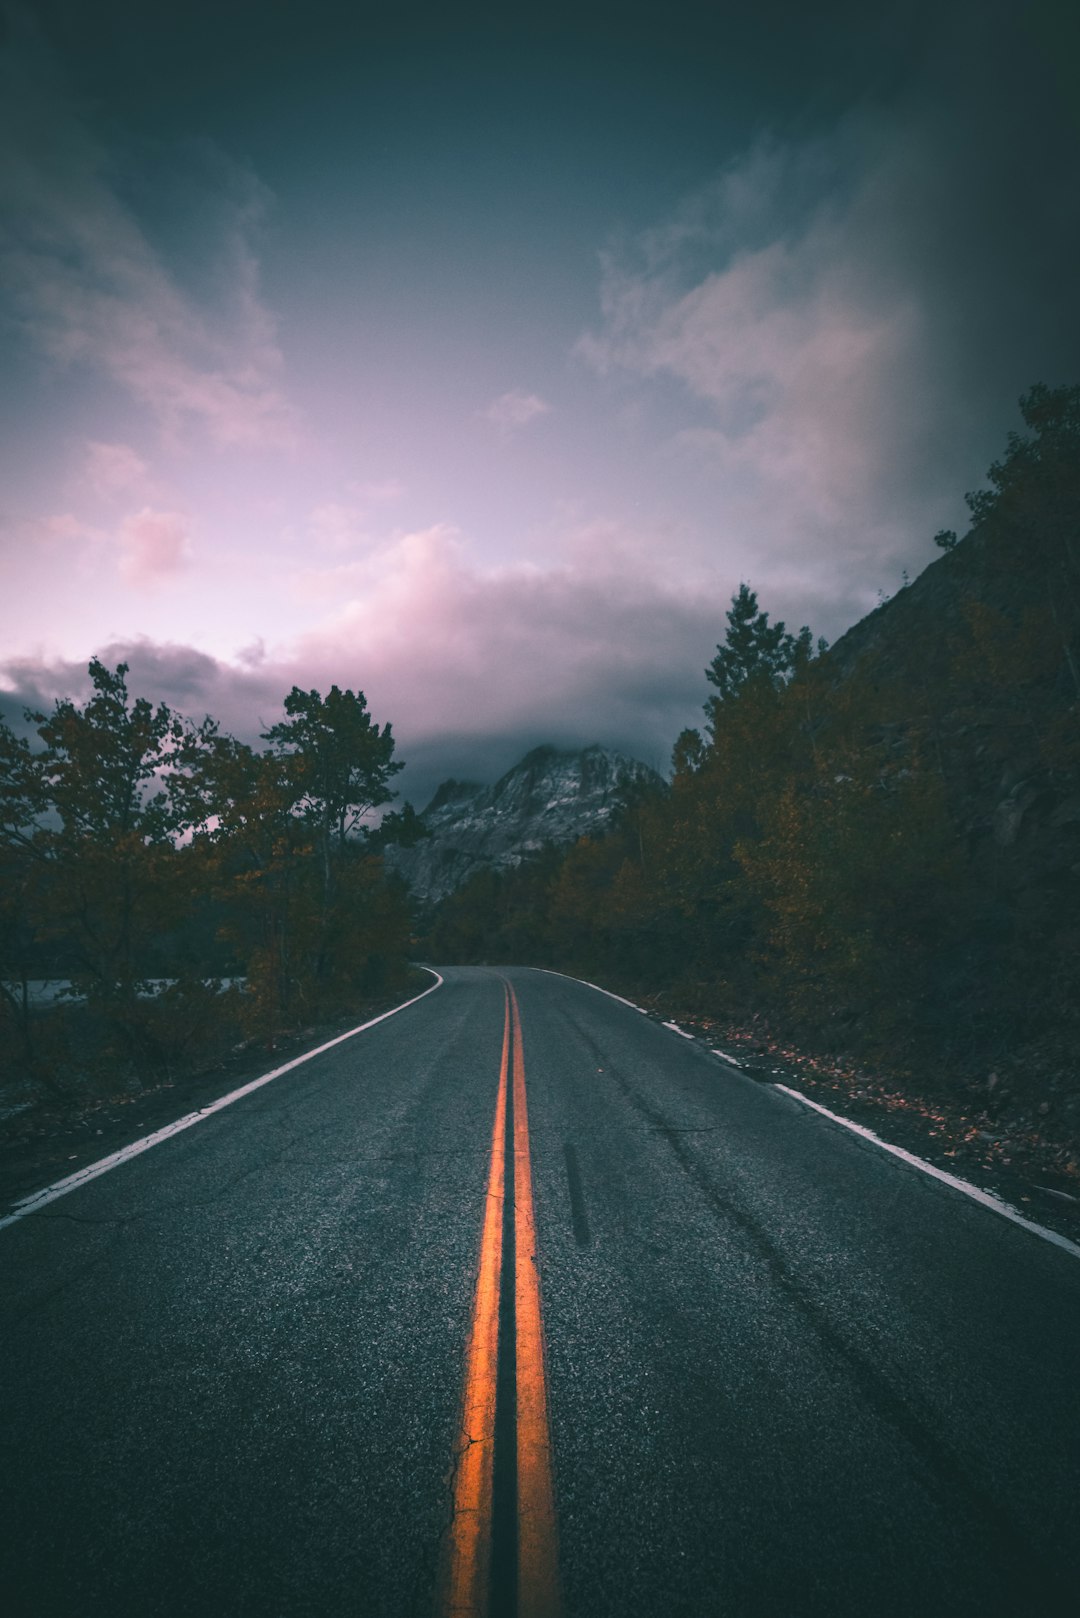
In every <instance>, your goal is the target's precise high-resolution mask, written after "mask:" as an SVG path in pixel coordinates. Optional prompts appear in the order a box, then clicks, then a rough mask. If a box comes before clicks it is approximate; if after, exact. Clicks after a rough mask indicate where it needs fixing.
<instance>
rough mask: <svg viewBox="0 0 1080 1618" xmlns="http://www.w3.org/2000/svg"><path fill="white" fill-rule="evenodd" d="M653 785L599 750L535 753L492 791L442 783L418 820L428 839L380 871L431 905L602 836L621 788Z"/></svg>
mask: <svg viewBox="0 0 1080 1618" xmlns="http://www.w3.org/2000/svg"><path fill="white" fill-rule="evenodd" d="M658 779H659V778H658V777H657V775H656V773H655V771H653V770H650V769H649V767H648V766H647V765H645V764H642V763H640V762H639V761H638V760H637V759H632V758H627V757H625V756H624V755H623V754H621V753H614V752H611V751H610V750H609V749H607V748H604V747H598V746H593V747H586V748H584V749H583V750H582V751H580V752H560V751H558V750H557V749H556V748H554V747H537V748H534V749H533V751H532V752H531V753H528V754H526V756H525V757H524V758H523V759H522V760H521V762H520V763H519V764H515V765H514V767H513V769H511V770H508V771H507V773H506V774H505V775H504V776H502V778H501V779H500V780H498V781H496V782H495V785H494V786H480V785H478V784H477V783H476V782H473V781H453V780H451V781H444V782H443V784H442V786H440V787H439V789H438V791H437V792H436V794H435V796H434V797H433V798H432V800H431V802H430V803H429V804H428V806H427V808H426V809H425V810H424V812H423V816H422V818H423V821H424V825H425V826H426V827H427V830H428V832H429V836H428V837H427V838H426V839H425V840H424V841H423V842H420V843H418V844H417V845H416V846H415V847H413V848H392V849H389V850H388V851H387V856H386V857H387V863H388V864H389V865H390V866H391V867H392V869H394V870H396V871H398V872H400V873H401V875H402V876H404V877H405V879H406V880H407V881H408V883H409V885H410V887H411V888H412V890H413V892H414V894H415V895H416V896H417V898H419V899H421V900H423V901H424V902H426V903H434V902H436V901H437V900H439V899H442V898H445V896H446V895H447V894H448V893H451V892H453V890H454V889H455V888H458V887H460V886H461V884H462V883H463V882H464V881H466V880H467V879H468V878H469V877H470V876H471V875H472V874H473V872H474V871H476V870H478V869H480V868H481V867H483V866H493V867H495V868H496V869H499V868H505V867H507V866H511V865H519V864H520V863H521V861H522V860H523V859H526V858H528V856H529V855H530V854H535V853H538V852H539V851H540V850H541V849H542V848H544V847H546V846H547V845H549V844H552V843H555V844H558V843H570V842H573V841H574V839H575V838H577V837H580V836H582V835H583V834H585V833H587V832H597V831H600V830H602V829H603V828H604V827H605V826H606V825H608V824H609V822H610V821H611V818H612V816H613V815H614V813H615V811H616V809H617V808H618V806H619V804H620V802H621V801H622V796H623V793H624V792H625V790H626V788H627V787H628V786H632V785H633V784H634V783H635V782H645V781H649V782H653V783H655V782H656V781H657V780H658Z"/></svg>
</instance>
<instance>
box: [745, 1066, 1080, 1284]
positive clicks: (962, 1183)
mask: <svg viewBox="0 0 1080 1618" xmlns="http://www.w3.org/2000/svg"><path fill="white" fill-rule="evenodd" d="M773 1089H774V1090H782V1091H783V1092H784V1094H785V1095H786V1096H791V1097H792V1099H793V1100H795V1101H801V1102H802V1104H803V1106H804V1107H813V1109H814V1111H815V1112H820V1113H821V1114H822V1115H823V1116H824V1117H826V1118H831V1119H832V1121H833V1123H834V1124H843V1126H844V1128H845V1129H850V1130H851V1131H852V1133H853V1134H855V1135H861V1136H862V1137H863V1139H864V1140H868V1141H872V1142H873V1144H874V1145H875V1146H880V1147H881V1149H882V1151H883V1152H891V1153H892V1155H893V1157H898V1158H899V1159H900V1161H901V1162H902V1163H909V1164H910V1165H911V1167H912V1168H914V1169H920V1170H921V1171H922V1173H923V1174H929V1175H930V1177H931V1178H932V1179H934V1180H940V1181H941V1183H942V1185H951V1186H952V1188H953V1190H954V1191H962V1192H963V1193H964V1195H965V1197H971V1199H972V1201H973V1202H981V1203H982V1205H983V1207H984V1208H989V1209H990V1211H991V1212H992V1213H996V1214H1000V1215H1001V1217H1002V1218H1003V1219H1011V1220H1012V1222H1013V1224H1014V1225H1020V1226H1021V1227H1022V1229H1024V1230H1029V1231H1030V1232H1031V1234H1032V1235H1033V1236H1041V1237H1042V1238H1043V1240H1044V1241H1047V1242H1053V1244H1054V1246H1055V1247H1060V1248H1061V1249H1062V1250H1063V1251H1064V1252H1066V1253H1071V1254H1072V1256H1073V1258H1080V1247H1078V1246H1077V1244H1076V1243H1075V1242H1071V1241H1070V1240H1069V1238H1068V1237H1067V1236H1059V1235H1058V1233H1057V1231H1056V1230H1047V1228H1046V1226H1045V1225H1037V1224H1036V1223H1035V1221H1034V1219H1025V1218H1024V1215H1023V1214H1022V1213H1019V1212H1018V1211H1017V1209H1015V1208H1013V1207H1012V1206H1011V1205H1010V1204H1009V1203H1007V1202H1005V1201H1003V1199H1002V1198H1001V1197H998V1196H995V1195H994V1193H993V1192H992V1191H983V1190H982V1189H981V1188H980V1187H979V1186H977V1185H972V1184H971V1182H970V1180H961V1179H960V1178H959V1177H958V1176H957V1175H955V1174H949V1173H948V1172H947V1171H946V1170H945V1169H939V1168H935V1167H934V1165H933V1163H927V1162H926V1160H925V1158H922V1157H916V1156H915V1154H914V1152H906V1151H905V1150H904V1148H903V1147H902V1146H893V1145H892V1144H891V1143H890V1142H889V1141H887V1140H882V1138H881V1136H880V1135H875V1134H874V1131H873V1130H872V1129H867V1128H866V1127H865V1125H863V1124H856V1123H853V1122H852V1120H851V1119H850V1118H841V1117H840V1114H839V1113H836V1112H830V1111H829V1109H828V1107H823V1106H822V1105H821V1103H820V1101H811V1100H810V1097H809V1096H804V1095H800V1093H799V1091H798V1090H789V1089H788V1087H787V1085H786V1084H774V1085H773Z"/></svg>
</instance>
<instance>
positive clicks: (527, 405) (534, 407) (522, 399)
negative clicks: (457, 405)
mask: <svg viewBox="0 0 1080 1618" xmlns="http://www.w3.org/2000/svg"><path fill="white" fill-rule="evenodd" d="M550 409H551V406H550V405H549V404H545V402H544V400H543V399H541V398H539V397H538V396H537V395H536V394H535V393H522V392H521V391H520V390H519V389H513V390H511V392H510V393H502V394H500V395H499V397H498V398H497V399H493V400H492V402H491V404H489V405H488V407H487V409H486V410H485V411H483V412H482V414H483V415H484V416H486V417H487V419H488V421H490V422H491V423H492V425H493V426H495V427H497V428H498V429H499V431H500V432H501V433H512V432H516V431H517V430H518V429H519V428H520V427H527V426H528V424H529V422H530V421H535V420H536V418H537V416H546V415H547V414H548V412H549V411H550Z"/></svg>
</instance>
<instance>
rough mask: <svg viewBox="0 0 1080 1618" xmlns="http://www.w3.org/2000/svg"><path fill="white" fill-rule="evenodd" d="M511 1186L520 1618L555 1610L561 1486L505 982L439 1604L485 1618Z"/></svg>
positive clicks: (548, 1616) (519, 1078)
mask: <svg viewBox="0 0 1080 1618" xmlns="http://www.w3.org/2000/svg"><path fill="white" fill-rule="evenodd" d="M511 1070H512V1077H511ZM511 1082H512V1083H513V1092H512V1093H513V1129H514V1134H513V1140H512V1142H511V1143H510V1144H511V1147H512V1153H513V1185H512V1187H507V1186H506V1185H505V1183H504V1182H505V1167H504V1165H505V1163H506V1145H507V1142H506V1114H507V1102H508V1097H507V1090H508V1086H509V1084H510V1083H511ZM507 1190H509V1191H510V1193H511V1195H512V1197H513V1228H514V1324H515V1332H514V1339H515V1360H514V1366H515V1376H516V1382H517V1409H516V1411H515V1412H514V1418H515V1435H516V1447H517V1478H516V1480H515V1481H516V1492H517V1580H516V1584H517V1608H516V1618H558V1615H559V1580H558V1553H557V1539H556V1528H555V1491H554V1488H553V1484H552V1470H551V1435H550V1431H549V1428H548V1413H547V1381H546V1377H545V1373H544V1331H543V1317H542V1313H541V1307H540V1276H539V1270H538V1267H537V1262H538V1261H537V1249H536V1217H535V1212H534V1208H533V1191H532V1168H531V1164H530V1158H529V1114H528V1107H527V1105H526V1100H525V1053H524V1047H523V1044H522V1037H521V1013H520V1010H519V1008H518V1003H517V996H516V995H515V994H514V991H513V989H512V988H510V986H509V984H508V985H507V988H506V1006H505V1012H504V1018H503V1044H502V1063H501V1066H500V1070H499V1090H498V1097H497V1100H496V1103H495V1126H494V1129H493V1130H492V1136H491V1164H490V1167H489V1169H488V1185H487V1203H486V1206H485V1209H484V1223H483V1232H482V1235H481V1238H480V1273H479V1276H478V1278H477V1283H476V1300H475V1303H474V1305H473V1315H472V1322H471V1325H470V1328H469V1339H468V1347H467V1349H466V1356H465V1391H464V1397H463V1400H462V1418H461V1432H460V1435H459V1443H458V1455H457V1469H456V1472H455V1474H454V1481H453V1489H452V1494H453V1501H452V1506H453V1510H452V1516H451V1521H450V1528H449V1531H448V1534H447V1540H446V1547H445V1551H444V1562H443V1577H442V1581H441V1585H440V1597H439V1603H438V1610H439V1613H440V1614H441V1615H443V1618H488V1614H489V1607H490V1600H491V1586H490V1570H491V1549H492V1515H493V1506H494V1491H495V1484H496V1479H495V1475H494V1463H495V1396H496V1387H497V1373H498V1357H499V1299H500V1291H501V1286H502V1279H503V1216H504V1208H503V1202H504V1193H505V1192H506V1191H507ZM504 1419H505V1418H504ZM504 1486H505V1481H504V1480H501V1481H500V1482H499V1489H500V1493H501V1491H502V1489H503V1488H504ZM512 1486H513V1482H512V1483H511V1487H512ZM500 1554H501V1553H500Z"/></svg>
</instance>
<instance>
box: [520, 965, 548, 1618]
mask: <svg viewBox="0 0 1080 1618" xmlns="http://www.w3.org/2000/svg"><path fill="white" fill-rule="evenodd" d="M510 1005H511V1008H512V1011H513V1020H514V1040H513V1049H514V1261H515V1262H514V1275H515V1293H514V1309H515V1316H516V1335H517V1498H518V1609H517V1610H518V1618H556V1615H557V1614H558V1611H559V1579H558V1556H557V1540H556V1530H555V1491H554V1487H553V1484H552V1475H551V1433H550V1430H549V1428H548V1414H547V1381H546V1378H545V1375H544V1329H543V1318H542V1314H541V1309H540V1272H539V1268H538V1264H539V1260H538V1257H537V1250H536V1219H535V1216H534V1212H533V1194H532V1170H531V1167H530V1163H529V1114H528V1109H527V1107H526V1104H525V1051H524V1047H523V1045H522V1039H521V1013H520V1012H519V1010H518V1003H517V996H516V995H515V993H514V991H513V989H511V990H510Z"/></svg>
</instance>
